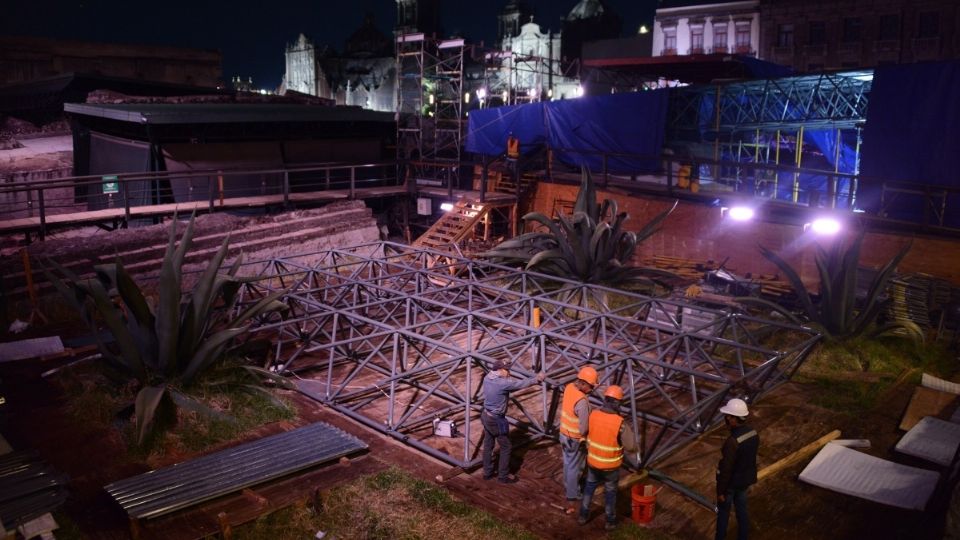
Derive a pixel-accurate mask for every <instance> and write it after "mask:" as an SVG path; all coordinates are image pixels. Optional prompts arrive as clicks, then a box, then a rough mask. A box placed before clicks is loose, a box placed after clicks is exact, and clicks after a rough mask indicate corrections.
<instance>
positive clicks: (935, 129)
mask: <svg viewBox="0 0 960 540" xmlns="http://www.w3.org/2000/svg"><path fill="white" fill-rule="evenodd" d="M958 88H960V62H957V61H952V62H931V63H923V64H904V65H893V66H880V67H878V68H877V69H876V70H875V71H874V77H873V88H872V89H871V92H870V109H869V111H868V113H867V123H866V126H865V128H864V131H863V149H862V154H861V173H862V175H863V177H864V182H863V189H862V197H861V200H863V202H864V204H866V205H867V208H871V209H876V208H877V207H878V205H879V186H878V185H877V184H876V183H875V182H871V181H870V179H871V178H877V179H887V180H897V181H901V182H910V183H918V184H936V185H943V186H953V187H960V99H958V95H960V94H958ZM952 197H956V196H952ZM957 202H958V201H954V200H951V201H950V202H948V207H949V206H955V204H956V203H957ZM922 212H923V208H922V199H921V197H920V196H914V197H913V200H912V201H910V197H908V196H901V197H900V198H899V201H898V209H897V210H896V213H897V214H899V215H893V213H891V214H890V215H889V217H892V218H899V219H910V220H913V219H916V218H917V217H918V216H919V215H920V214H922ZM958 224H960V216H955V217H954V218H953V223H952V225H954V226H955V225H958Z"/></svg>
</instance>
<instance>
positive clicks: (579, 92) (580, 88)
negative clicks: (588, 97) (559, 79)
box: [577, 86, 583, 97]
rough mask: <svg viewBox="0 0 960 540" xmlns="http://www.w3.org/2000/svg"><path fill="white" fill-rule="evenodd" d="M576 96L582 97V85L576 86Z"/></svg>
mask: <svg viewBox="0 0 960 540" xmlns="http://www.w3.org/2000/svg"><path fill="white" fill-rule="evenodd" d="M577 97H583V86H578V87H577Z"/></svg>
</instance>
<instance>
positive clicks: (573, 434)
mask: <svg viewBox="0 0 960 540" xmlns="http://www.w3.org/2000/svg"><path fill="white" fill-rule="evenodd" d="M596 386H597V370H596V369H594V368H592V367H590V366H584V367H582V368H580V372H579V373H577V380H575V381H573V382H572V383H570V384H568V385H567V386H566V387H565V388H564V389H563V401H562V405H561V408H560V450H561V451H562V453H563V486H564V489H565V490H566V495H567V510H566V513H567V515H573V514H575V513H576V512H577V506H578V504H577V503H578V502H579V501H580V496H581V494H580V477H581V476H582V475H583V465H584V462H585V461H586V459H587V452H586V444H585V443H586V435H587V432H588V431H589V422H590V400H589V399H587V397H588V396H589V394H590V392H592V391H593V389H594V388H596Z"/></svg>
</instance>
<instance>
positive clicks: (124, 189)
mask: <svg viewBox="0 0 960 540" xmlns="http://www.w3.org/2000/svg"><path fill="white" fill-rule="evenodd" d="M120 196H121V197H123V228H124V229H127V228H129V227H130V186H129V185H127V182H124V181H123V180H120Z"/></svg>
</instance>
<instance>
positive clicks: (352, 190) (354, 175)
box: [349, 167, 357, 201]
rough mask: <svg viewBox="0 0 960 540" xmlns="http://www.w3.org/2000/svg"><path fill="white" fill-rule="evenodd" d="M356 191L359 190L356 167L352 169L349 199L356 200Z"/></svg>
mask: <svg viewBox="0 0 960 540" xmlns="http://www.w3.org/2000/svg"><path fill="white" fill-rule="evenodd" d="M356 189H357V168H356V167H350V197H349V199H350V200H351V201H352V200H353V199H354V197H355V195H356V193H355V192H356Z"/></svg>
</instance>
